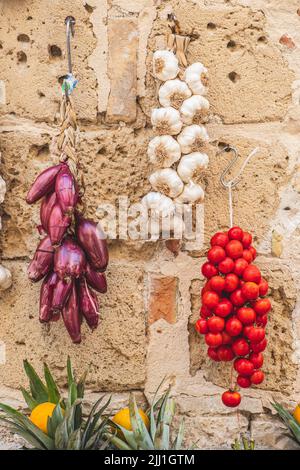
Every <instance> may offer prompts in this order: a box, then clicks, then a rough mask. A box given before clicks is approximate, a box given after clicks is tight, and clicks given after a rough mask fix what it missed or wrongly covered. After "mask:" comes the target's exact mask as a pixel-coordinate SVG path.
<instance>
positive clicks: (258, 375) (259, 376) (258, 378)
mask: <svg viewBox="0 0 300 470" xmlns="http://www.w3.org/2000/svg"><path fill="white" fill-rule="evenodd" d="M264 378H265V374H264V373H263V371H262V370H256V371H254V372H253V374H252V375H251V377H250V380H251V383H252V384H253V385H259V384H261V383H262V382H263V381H264Z"/></svg>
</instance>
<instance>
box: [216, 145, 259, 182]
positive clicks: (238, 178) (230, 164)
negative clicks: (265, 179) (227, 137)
mask: <svg viewBox="0 0 300 470" xmlns="http://www.w3.org/2000/svg"><path fill="white" fill-rule="evenodd" d="M258 150H259V147H255V149H253V150H252V152H250V153H249V155H248V157H247V158H246V159H245V160H244V162H243V164H242V166H241V168H240V170H239V171H238V173H237V174H236V175H235V176H234V177H233V178H232V179H231V180H229V181H226V180H225V177H226V176H227V174H228V173H229V172H230V170H231V168H232V167H233V166H234V165H235V163H236V161H237V159H238V157H239V154H238V151H237V149H236V148H235V147H232V146H230V145H227V146H226V147H224V148H223V149H222V150H220V152H218V154H221V153H223V152H230V151H232V152H233V153H234V157H233V159H232V160H231V161H230V162H229V163H228V165H227V166H226V168H225V169H224V170H223V172H222V174H221V176H220V182H221V184H222V185H223V186H224V188H229V187H231V188H234V187H235V186H236V185H237V184H238V183H239V181H240V179H241V176H242V173H243V171H244V169H245V167H246V165H247V163H248V162H249V160H250V158H252V157H253V156H254V155H255V154H256V153H257V152H258Z"/></svg>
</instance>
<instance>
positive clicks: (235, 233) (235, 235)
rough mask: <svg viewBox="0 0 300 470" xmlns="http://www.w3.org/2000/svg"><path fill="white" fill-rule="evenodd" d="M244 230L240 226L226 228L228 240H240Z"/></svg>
mask: <svg viewBox="0 0 300 470" xmlns="http://www.w3.org/2000/svg"><path fill="white" fill-rule="evenodd" d="M243 235H244V232H243V230H242V229H241V228H240V227H232V228H231V229H230V230H228V238H229V240H242V239H243Z"/></svg>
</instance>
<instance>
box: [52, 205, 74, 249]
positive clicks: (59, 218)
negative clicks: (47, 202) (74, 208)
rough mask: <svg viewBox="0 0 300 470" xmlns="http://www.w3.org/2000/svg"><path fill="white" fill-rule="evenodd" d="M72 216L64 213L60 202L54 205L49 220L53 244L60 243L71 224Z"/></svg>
mask: <svg viewBox="0 0 300 470" xmlns="http://www.w3.org/2000/svg"><path fill="white" fill-rule="evenodd" d="M70 223H71V217H68V216H66V215H64V214H63V212H62V210H61V207H60V205H59V204H58V202H57V203H56V204H55V205H54V206H53V208H52V211H51V214H50V217H49V221H48V233H49V236H50V239H51V242H52V244H53V245H59V244H60V242H61V241H62V239H63V236H64V235H65V233H66V231H67V228H68V227H69V226H70Z"/></svg>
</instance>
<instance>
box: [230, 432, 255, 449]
mask: <svg viewBox="0 0 300 470" xmlns="http://www.w3.org/2000/svg"><path fill="white" fill-rule="evenodd" d="M231 448H232V450H255V441H254V440H253V439H250V440H249V439H247V438H246V437H245V436H244V435H243V434H241V436H240V439H238V438H236V439H235V440H234V442H233V443H232V444H231Z"/></svg>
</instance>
